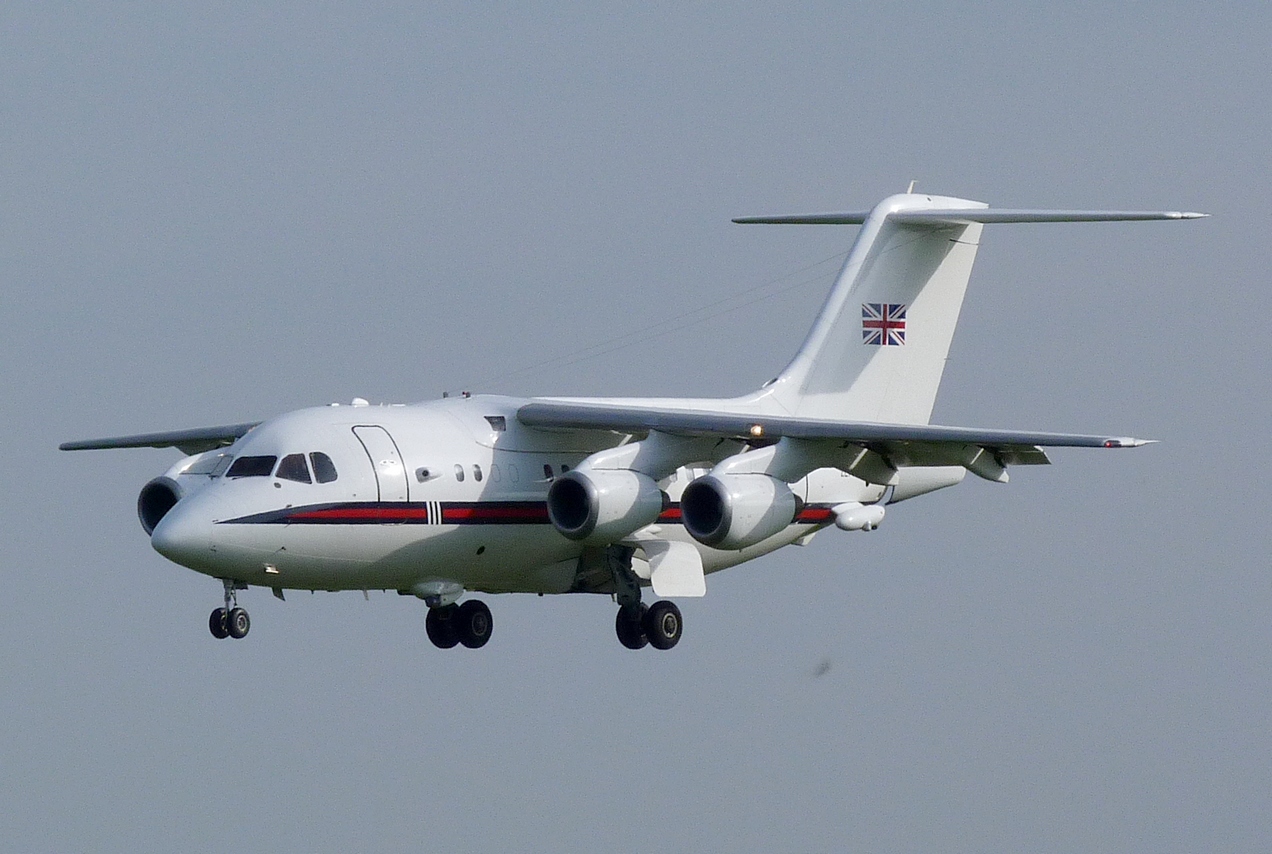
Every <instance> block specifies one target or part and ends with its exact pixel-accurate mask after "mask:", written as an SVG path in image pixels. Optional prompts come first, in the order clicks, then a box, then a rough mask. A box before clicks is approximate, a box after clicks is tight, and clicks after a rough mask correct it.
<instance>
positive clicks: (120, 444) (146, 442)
mask: <svg viewBox="0 0 1272 854" xmlns="http://www.w3.org/2000/svg"><path fill="white" fill-rule="evenodd" d="M259 423H260V422H259V421H253V422H251V423H250V424H227V425H224V426H221V427H196V428H195V429H193V430H172V431H169V432H166V433H139V434H137V435H135V436H116V437H114V438H110V439H85V440H82V441H79V442H63V443H62V444H60V445H58V450H61V451H98V450H106V449H110V448H176V449H177V450H179V451H180V452H181V453H183V454H187V455H190V454H201V453H203V452H204V451H210V450H212V449H213V448H223V447H225V446H226V445H232V444H234V442H235V441H236V440H237V439H240V438H242V437H243V436H245V435H247V432H248V431H249V430H251V429H252V428H253V427H255V426H256V425H257V424H259Z"/></svg>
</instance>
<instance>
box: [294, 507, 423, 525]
mask: <svg viewBox="0 0 1272 854" xmlns="http://www.w3.org/2000/svg"><path fill="white" fill-rule="evenodd" d="M427 518H428V510H427V508H424V507H330V508H327V509H325V510H302V511H301V512H299V513H293V514H292V515H291V516H290V517H289V519H290V521H294V522H305V521H315V522H317V521H322V522H342V521H359V522H360V521H363V520H367V519H374V520H376V521H378V522H399V521H403V520H406V519H427Z"/></svg>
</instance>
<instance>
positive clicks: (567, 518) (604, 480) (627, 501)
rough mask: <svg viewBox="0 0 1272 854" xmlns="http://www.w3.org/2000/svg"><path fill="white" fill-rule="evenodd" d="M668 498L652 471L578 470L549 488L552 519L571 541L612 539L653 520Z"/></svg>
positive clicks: (600, 541)
mask: <svg viewBox="0 0 1272 854" xmlns="http://www.w3.org/2000/svg"><path fill="white" fill-rule="evenodd" d="M666 500H667V497H666V495H665V494H664V493H663V492H662V490H660V489H659V488H658V484H656V483H654V480H653V478H651V477H649V476H648V475H644V474H640V473H639V472H634V471H628V470H608V469H594V470H590V471H578V470H577V469H576V470H575V471H571V472H566V473H565V474H563V475H561V477H559V478H557V479H556V480H555V481H553V482H552V486H551V487H549V488H548V518H549V519H551V520H552V524H553V525H555V526H556V529H557V530H558V531H560V532H561V533H562V534H564V535H565V536H567V537H569V538H570V539H571V540H586V541H588V542H591V543H596V544H607V543H612V542H614V541H615V540H621V539H622V538H623V537H626V536H627V535H628V534H630V533H632V532H633V531H636V530H639V529H640V528H643V527H645V526H646V525H649V524H651V523H653V522H654V521H655V520H656V519H657V518H658V515H659V514H660V513H662V511H663V508H664V506H665V503H666Z"/></svg>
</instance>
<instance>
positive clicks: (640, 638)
mask: <svg viewBox="0 0 1272 854" xmlns="http://www.w3.org/2000/svg"><path fill="white" fill-rule="evenodd" d="M605 561H606V564H607V565H608V566H609V571H610V577H611V578H613V580H614V598H615V599H617V600H618V615H617V616H616V617H615V618H614V633H615V634H616V635H618V642H619V643H621V644H622V645H623V646H625V647H627V648H628V649H643V648H644V647H645V645H646V644H648V645H649V646H652V647H653V648H654V649H671V648H672V647H673V646H675V645H676V644H678V643H679V642H680V633H681V631H682V630H683V629H684V626H685V621H684V618H683V617H681V616H680V609H679V608H677V607H676V604H675V603H674V602H668V601H667V600H666V599H661V600H659V601H657V602H655V603H654V604H652V605H646V604H645V603H644V602H641V601H640V579H639V578H637V577H636V573H634V572H632V550H631V549H630V548H627V547H625V546H611V547H610V548H608V549H606V550H605Z"/></svg>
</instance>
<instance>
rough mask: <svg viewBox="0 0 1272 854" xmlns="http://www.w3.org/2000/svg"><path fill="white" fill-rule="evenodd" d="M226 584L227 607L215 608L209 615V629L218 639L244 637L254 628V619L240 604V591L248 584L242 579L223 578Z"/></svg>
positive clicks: (223, 582)
mask: <svg viewBox="0 0 1272 854" xmlns="http://www.w3.org/2000/svg"><path fill="white" fill-rule="evenodd" d="M221 583H222V584H224V585H225V607H224V608H217V609H215V610H214V611H213V612H212V613H211V614H210V615H209V616H208V629H209V630H210V631H211V632H212V637H214V638H216V639H217V640H223V639H224V638H235V639H238V638H244V637H247V633H248V631H249V630H251V628H252V620H251V618H250V617H248V616H247V611H245V610H243V609H242V608H240V607H239V606H238V595H237V593H238V591H239V590H246V589H247V585H246V584H244V583H243V582H241V581H231V580H230V579H228V578H222V579H221Z"/></svg>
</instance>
